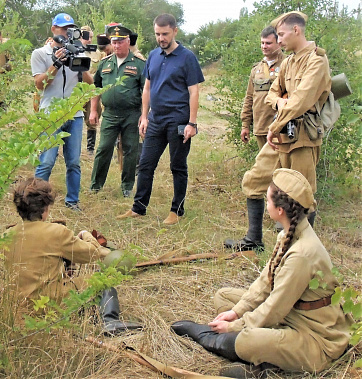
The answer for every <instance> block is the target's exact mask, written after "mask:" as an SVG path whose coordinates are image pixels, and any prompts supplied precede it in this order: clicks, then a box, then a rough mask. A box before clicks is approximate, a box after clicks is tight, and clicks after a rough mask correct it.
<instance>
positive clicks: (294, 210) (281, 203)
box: [268, 183, 308, 290]
mask: <svg viewBox="0 0 362 379" xmlns="http://www.w3.org/2000/svg"><path fill="white" fill-rule="evenodd" d="M271 188H272V191H273V192H272V195H271V198H272V200H273V203H274V205H275V206H276V207H281V208H283V209H284V211H285V212H286V215H287V217H288V218H289V220H290V226H289V229H288V232H287V234H286V236H285V238H284V240H283V246H282V251H281V253H280V254H278V251H279V247H280V242H279V243H278V244H277V245H276V247H275V249H274V252H273V254H272V257H271V259H270V263H269V272H268V278H269V281H270V286H271V289H272V290H273V288H274V277H275V270H276V269H277V268H278V266H279V264H280V262H281V260H282V259H283V257H284V255H285V254H286V253H287V251H288V250H289V248H290V246H291V244H292V242H293V238H294V233H295V230H296V227H297V225H298V224H299V222H300V220H301V219H302V218H303V217H304V216H305V215H306V214H307V213H308V209H306V208H304V207H302V206H301V205H300V204H299V203H298V202H297V201H296V200H294V199H292V198H291V197H289V196H288V195H287V194H286V193H285V192H284V191H282V190H281V189H280V188H278V187H277V186H276V185H275V184H274V183H272V184H271Z"/></svg>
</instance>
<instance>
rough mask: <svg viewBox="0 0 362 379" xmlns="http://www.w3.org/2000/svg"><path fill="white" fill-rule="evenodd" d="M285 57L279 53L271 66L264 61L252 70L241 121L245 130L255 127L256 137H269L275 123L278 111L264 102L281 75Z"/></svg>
mask: <svg viewBox="0 0 362 379" xmlns="http://www.w3.org/2000/svg"><path fill="white" fill-rule="evenodd" d="M285 57H286V56H285V55H284V54H283V53H279V54H278V56H277V58H276V59H275V61H274V62H273V63H272V65H271V66H269V65H268V63H267V62H266V60H265V59H263V60H262V61H261V62H259V63H258V64H256V65H255V66H254V67H253V68H252V70H251V73H250V77H249V84H248V88H247V90H246V95H245V98H244V104H243V109H242V111H241V121H242V127H243V129H250V126H251V125H253V133H254V135H256V136H260V135H267V134H268V127H269V125H270V124H271V123H272V122H273V117H274V115H275V113H276V111H275V110H274V109H272V108H271V107H270V106H268V105H266V104H265V103H264V101H265V98H266V96H267V94H268V91H269V88H270V86H271V84H272V83H273V82H274V80H275V79H276V78H277V77H278V75H279V69H280V65H281V63H282V61H283V60H284V58H285Z"/></svg>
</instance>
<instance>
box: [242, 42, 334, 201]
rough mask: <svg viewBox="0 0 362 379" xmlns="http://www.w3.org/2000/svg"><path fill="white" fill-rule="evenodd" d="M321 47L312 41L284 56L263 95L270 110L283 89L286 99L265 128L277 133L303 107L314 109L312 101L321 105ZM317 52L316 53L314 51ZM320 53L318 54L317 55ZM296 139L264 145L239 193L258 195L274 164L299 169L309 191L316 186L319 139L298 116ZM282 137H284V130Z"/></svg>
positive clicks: (325, 89) (324, 70)
mask: <svg viewBox="0 0 362 379" xmlns="http://www.w3.org/2000/svg"><path fill="white" fill-rule="evenodd" d="M321 50H322V49H318V50H317V51H316V45H315V43H314V42H310V43H309V45H308V46H307V47H305V48H304V49H302V50H300V51H299V52H298V53H297V54H292V55H290V56H289V57H288V58H287V59H284V61H283V62H282V64H281V66H280V71H279V75H278V77H277V78H276V80H274V82H273V84H272V86H271V88H270V90H269V93H268V95H267V97H266V99H265V102H266V104H269V105H270V106H271V107H272V108H273V109H274V110H277V101H278V99H280V98H281V97H282V96H283V95H284V94H285V93H287V94H288V103H287V105H286V106H284V107H283V108H282V109H281V111H280V112H278V116H277V118H276V119H275V121H274V122H273V123H272V124H271V125H270V126H269V130H271V131H272V132H275V133H279V132H280V131H281V130H282V129H283V127H284V126H285V125H286V124H287V122H288V121H290V120H293V119H295V118H298V117H300V116H302V115H303V114H304V113H305V112H306V111H308V110H312V111H315V106H314V105H315V104H316V103H317V102H319V104H320V105H321V106H322V105H323V104H324V102H325V101H326V99H327V97H328V94H329V92H330V89H331V77H330V74H329V64H328V59H327V57H326V56H325V54H324V51H321ZM318 54H319V55H318ZM321 54H322V55H321ZM298 125H299V128H298V129H299V139H298V140H297V141H296V142H294V143H283V144H281V145H279V146H278V147H279V150H276V151H274V150H272V148H271V147H270V146H269V144H268V145H264V147H263V148H262V149H261V151H260V152H259V154H258V155H257V157H256V159H255V164H254V166H253V167H252V168H251V170H249V171H247V172H246V173H245V175H244V177H243V182H242V188H243V193H244V194H245V195H246V197H248V198H250V199H262V198H263V195H264V194H265V193H266V191H267V189H268V186H269V184H270V183H271V180H272V175H273V171H274V170H275V169H277V168H280V167H283V168H290V169H293V170H297V171H299V172H300V173H301V174H303V176H304V177H305V178H306V179H307V180H308V181H309V183H310V185H311V186H312V189H313V192H316V190H317V178H316V166H317V163H318V160H319V156H320V145H321V144H322V140H321V139H318V140H316V141H311V140H310V138H309V137H308V135H307V133H306V131H305V127H304V125H303V122H302V120H298ZM281 136H285V137H286V140H288V137H287V136H286V135H285V134H284V135H283V134H281Z"/></svg>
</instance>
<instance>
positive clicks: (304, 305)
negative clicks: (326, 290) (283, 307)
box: [294, 295, 332, 311]
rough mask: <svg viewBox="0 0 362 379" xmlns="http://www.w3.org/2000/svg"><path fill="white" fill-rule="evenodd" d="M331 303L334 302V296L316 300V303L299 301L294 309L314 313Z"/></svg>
mask: <svg viewBox="0 0 362 379" xmlns="http://www.w3.org/2000/svg"><path fill="white" fill-rule="evenodd" d="M331 302H332V295H329V296H327V297H323V299H319V300H314V301H303V300H298V301H297V302H296V303H295V304H294V308H295V309H299V310H301V311H312V310H314V309H319V308H323V307H326V306H327V305H330V304H331Z"/></svg>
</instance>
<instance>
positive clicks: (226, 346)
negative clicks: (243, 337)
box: [171, 320, 240, 361]
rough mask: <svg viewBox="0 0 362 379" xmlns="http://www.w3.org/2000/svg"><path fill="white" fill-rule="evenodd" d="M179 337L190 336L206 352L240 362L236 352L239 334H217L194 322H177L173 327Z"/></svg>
mask: <svg viewBox="0 0 362 379" xmlns="http://www.w3.org/2000/svg"><path fill="white" fill-rule="evenodd" d="M171 328H172V329H173V331H174V332H175V333H176V334H177V335H179V336H188V337H190V338H192V339H193V340H194V341H195V342H197V343H199V344H200V345H201V346H202V347H204V348H205V349H206V350H208V351H210V352H212V353H215V354H217V355H221V356H222V357H224V358H227V359H229V360H230V361H240V358H239V357H238V356H237V355H236V352H235V340H236V337H237V335H238V334H239V333H238V332H230V333H216V332H214V331H212V330H211V328H210V326H208V325H202V324H196V323H195V322H192V321H186V320H185V321H177V322H175V323H174V324H172V325H171Z"/></svg>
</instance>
